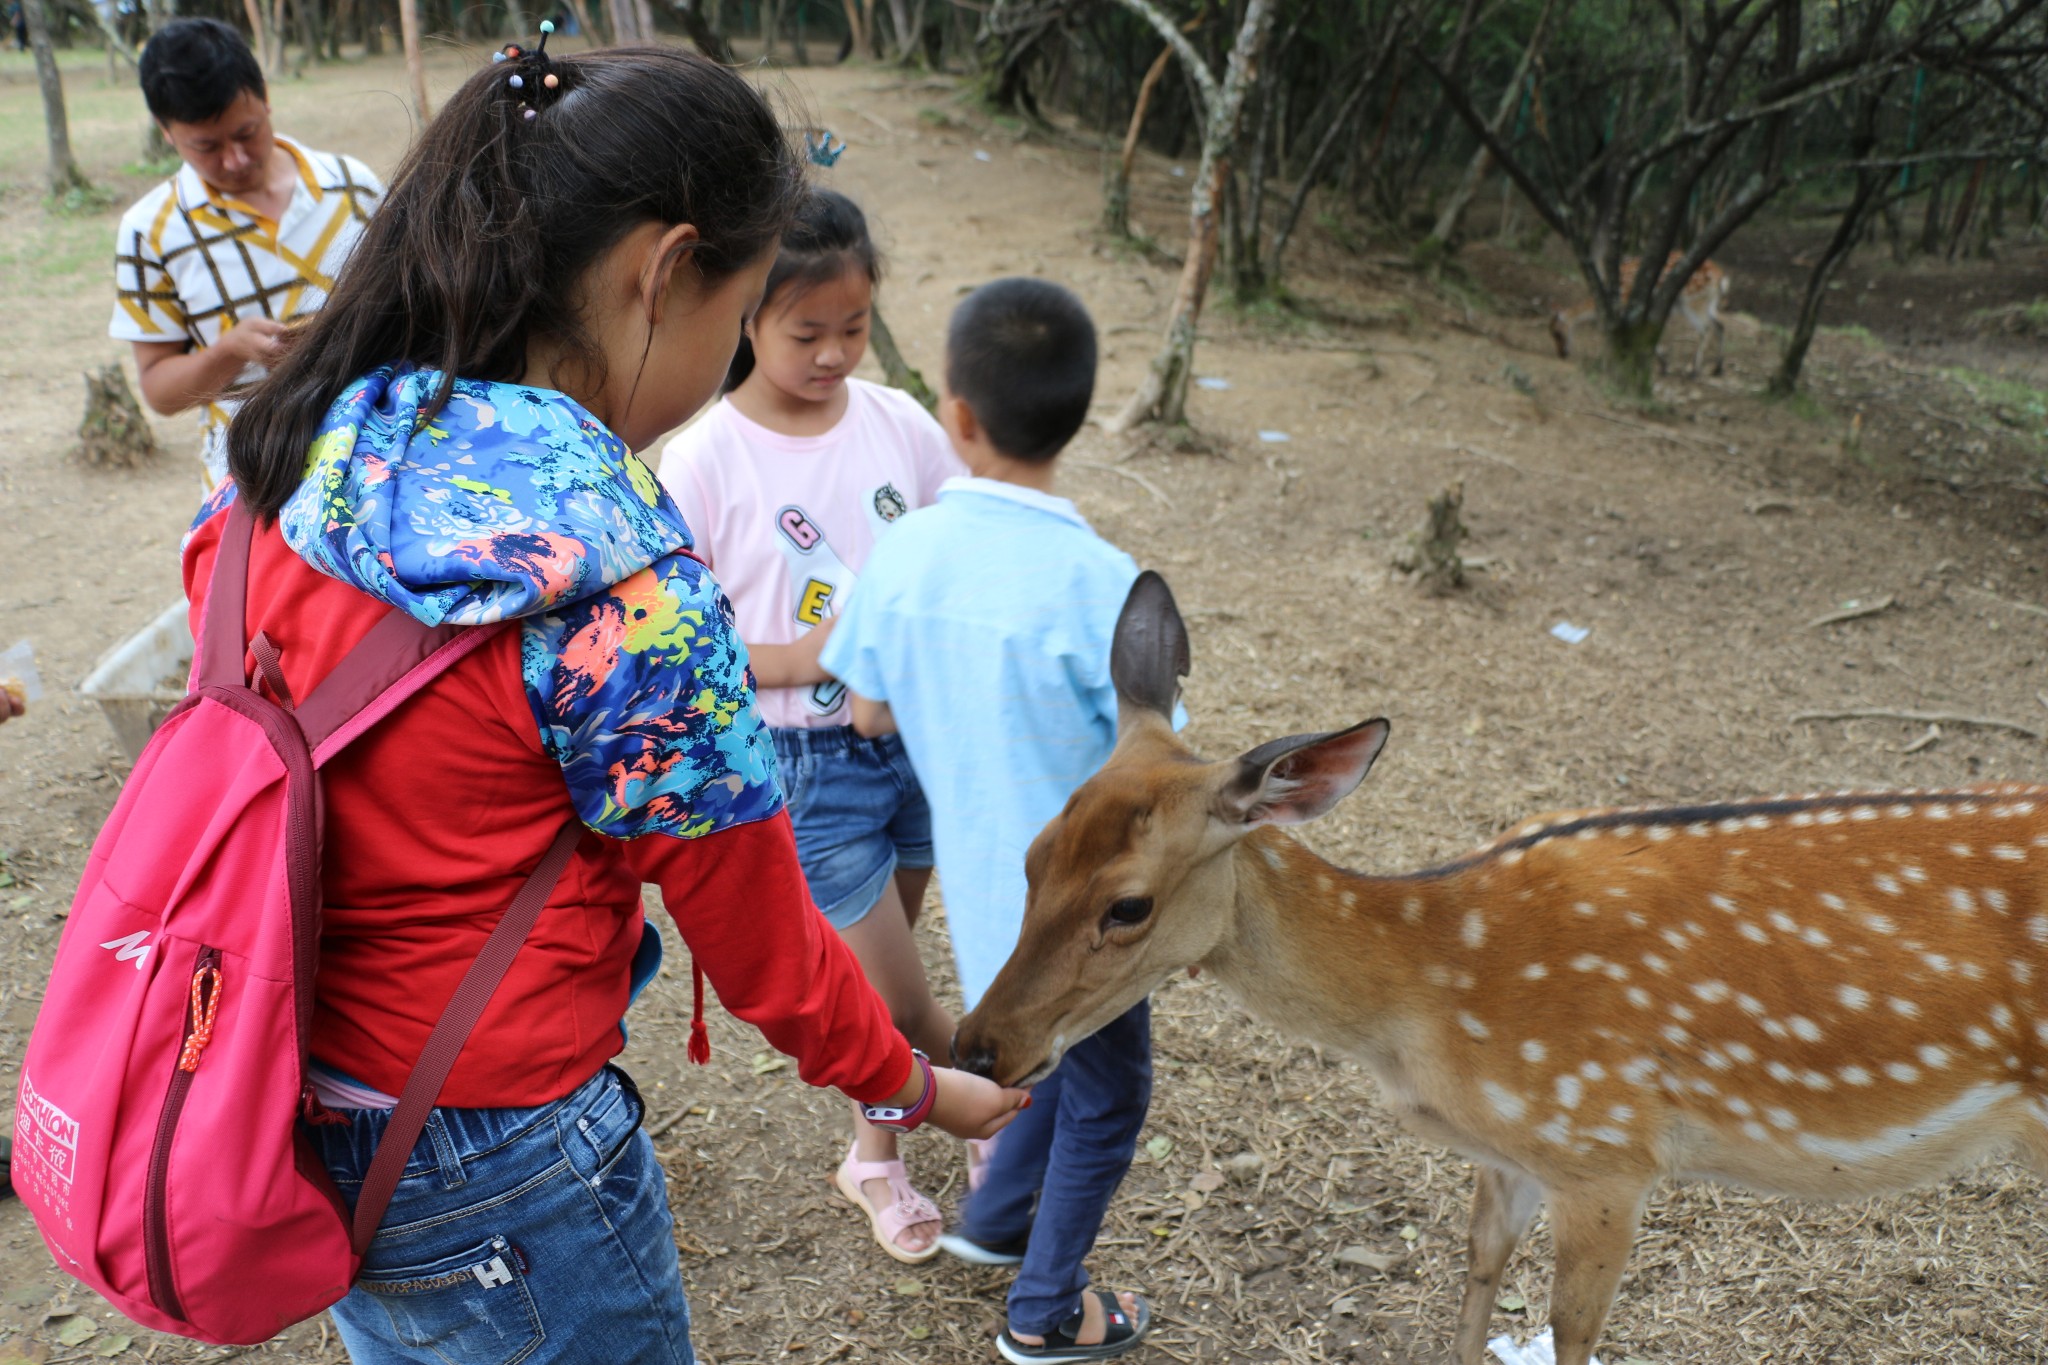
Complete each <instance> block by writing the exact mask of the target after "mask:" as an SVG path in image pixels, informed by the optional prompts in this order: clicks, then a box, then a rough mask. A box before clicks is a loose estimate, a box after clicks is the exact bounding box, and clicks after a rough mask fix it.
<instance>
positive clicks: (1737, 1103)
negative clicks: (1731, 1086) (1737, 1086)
mask: <svg viewBox="0 0 2048 1365" xmlns="http://www.w3.org/2000/svg"><path fill="white" fill-rule="evenodd" d="M1721 1103H1722V1105H1723V1106H1725V1107H1726V1108H1727V1110H1728V1112H1729V1113H1731V1114H1733V1115H1735V1117H1737V1118H1748V1117H1749V1116H1750V1115H1752V1114H1754V1113H1755V1112H1756V1106H1755V1105H1752V1104H1751V1103H1750V1102H1749V1101H1748V1100H1746V1099H1744V1098H1742V1096H1740V1095H1730V1096H1728V1098H1726V1099H1724V1100H1722V1101H1721Z"/></svg>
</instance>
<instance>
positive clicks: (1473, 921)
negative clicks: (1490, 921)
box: [1458, 910, 1486, 948]
mask: <svg viewBox="0 0 2048 1365" xmlns="http://www.w3.org/2000/svg"><path fill="white" fill-rule="evenodd" d="M1458 937H1459V938H1460V939H1461V940H1463V942H1464V944H1465V946H1466V947H1467V948H1477V947H1478V946H1479V945H1480V944H1482V943H1484V942H1486V913H1485V912H1484V911H1482V910H1467V911H1466V912H1465V923H1464V924H1463V925H1462V926H1461V927H1460V928H1459V930H1458Z"/></svg>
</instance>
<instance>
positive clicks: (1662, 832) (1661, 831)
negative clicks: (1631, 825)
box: [1645, 825, 1671, 844]
mask: <svg viewBox="0 0 2048 1365" xmlns="http://www.w3.org/2000/svg"><path fill="white" fill-rule="evenodd" d="M1645 832H1646V833H1648V834H1649V836H1650V841H1651V842H1652V843H1657V844H1661V843H1663V842H1664V841H1665V840H1666V839H1669V838H1670V837H1671V826H1669V825H1652V826H1650V828H1649V829H1648V830H1647V831H1645Z"/></svg>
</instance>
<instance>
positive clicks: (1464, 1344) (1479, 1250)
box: [1456, 1166, 1543, 1365]
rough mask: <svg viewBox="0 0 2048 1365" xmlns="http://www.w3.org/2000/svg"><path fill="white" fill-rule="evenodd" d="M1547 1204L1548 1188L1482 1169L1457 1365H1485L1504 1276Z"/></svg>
mask: <svg viewBox="0 0 2048 1365" xmlns="http://www.w3.org/2000/svg"><path fill="white" fill-rule="evenodd" d="M1542 1201H1543V1187H1542V1186H1541V1185H1538V1184H1537V1183H1536V1182H1535V1181H1534V1180H1531V1179H1530V1178H1529V1177H1528V1176H1526V1175H1516V1174H1512V1173H1510V1172H1507V1171H1502V1170H1498V1169H1496V1168H1495V1167H1492V1166H1481V1167H1480V1168H1479V1179H1478V1185H1477V1188H1476V1189H1475V1190H1474V1191H1473V1194H1472V1233H1471V1237H1470V1239H1469V1241H1468V1243H1467V1247H1466V1252H1465V1256H1466V1267H1465V1302H1464V1306H1463V1307H1462V1308H1460V1309H1459V1310H1458V1340H1457V1347H1456V1350H1457V1360H1458V1365H1482V1362H1483V1361H1484V1360H1485V1358H1486V1327H1487V1323H1488V1322H1489V1321H1490V1320H1491V1318H1492V1316H1493V1305H1494V1302H1495V1300H1496V1299H1497V1298H1498V1297H1499V1295H1500V1273H1501V1271H1502V1270H1503V1269H1505V1268H1506V1266H1507V1263H1508V1258H1509V1257H1510V1256H1512V1255H1514V1254H1515V1245H1516V1244H1517V1243H1518V1242H1520V1241H1521V1240H1522V1234H1523V1233H1524V1232H1527V1231H1528V1230H1529V1220H1530V1219H1531V1218H1534V1217H1535V1216H1536V1206H1537V1205H1538V1204H1540V1203H1541V1202H1542Z"/></svg>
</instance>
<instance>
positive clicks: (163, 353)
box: [128, 318, 286, 417]
mask: <svg viewBox="0 0 2048 1365" xmlns="http://www.w3.org/2000/svg"><path fill="white" fill-rule="evenodd" d="M285 330H286V329H285V325H284V324H283V323H281V322H272V321H271V320H270V319H269V318H250V319H249V320H248V321H247V322H240V323H236V324H235V325H234V326H233V327H230V328H228V330H227V331H225V332H223V333H222V334H221V338H220V340H219V341H217V342H215V343H214V344H213V345H211V346H205V347H201V348H199V349H197V350H193V349H188V348H189V343H188V342H184V341H131V342H129V343H128V344H129V345H130V346H131V347H133V348H134V351H135V371H136V376H137V377H138V378H139V379H140V380H141V381H142V401H143V402H145V403H147V404H149V406H150V407H151V408H152V409H154V410H155V411H157V412H159V413H162V414H163V415H164V416H166V417H170V416H173V415H175V414H177V413H181V412H184V411H186V410H187V409H188V408H196V407H198V406H199V405H200V404H201V403H210V402H212V401H213V400H214V399H216V398H218V397H220V396H221V394H223V393H225V392H226V391H227V389H228V387H229V386H230V385H232V384H233V383H234V382H235V380H236V379H237V378H238V377H239V376H240V375H241V373H242V370H243V368H244V367H246V366H247V365H248V364H249V363H250V362H252V361H253V362H254V363H256V364H258V365H262V366H265V367H268V366H269V365H271V364H272V363H273V362H275V361H276V359H277V357H278V355H279V354H280V352H281V351H282V349H283V346H282V342H283V339H284V336H285Z"/></svg>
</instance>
